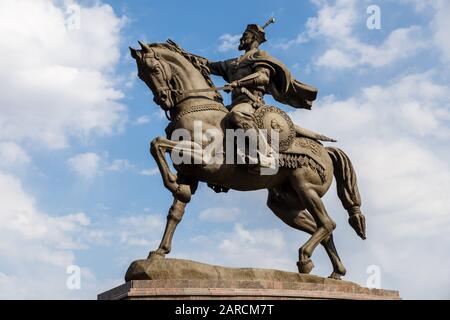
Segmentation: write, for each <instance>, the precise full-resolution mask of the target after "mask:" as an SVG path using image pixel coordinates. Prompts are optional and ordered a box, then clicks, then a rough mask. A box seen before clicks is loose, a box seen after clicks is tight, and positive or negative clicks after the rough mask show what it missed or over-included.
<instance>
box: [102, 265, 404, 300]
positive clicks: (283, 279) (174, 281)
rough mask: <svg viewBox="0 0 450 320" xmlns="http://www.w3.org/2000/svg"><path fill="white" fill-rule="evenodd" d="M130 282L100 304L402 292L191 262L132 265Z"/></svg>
mask: <svg viewBox="0 0 450 320" xmlns="http://www.w3.org/2000/svg"><path fill="white" fill-rule="evenodd" d="M125 280H126V283H125V284H123V285H121V286H118V287H116V288H114V289H112V290H109V291H106V292H104V293H101V294H99V295H98V299H99V300H140V299H183V300H193V299H240V300H243V299H251V300H259V299H299V300H301V299H352V300H353V299H357V300H368V299H382V300H397V299H400V296H399V293H398V291H391V290H379V289H368V288H363V287H361V286H359V285H358V284H356V283H353V282H348V281H340V280H333V279H328V278H322V277H318V276H313V275H303V274H299V273H294V272H286V271H280V270H269V269H254V268H225V267H221V266H213V265H208V264H204V263H198V262H194V261H189V260H180V259H164V258H152V259H150V260H138V261H135V262H133V263H132V264H131V265H130V267H129V268H128V271H127V273H126V276H125Z"/></svg>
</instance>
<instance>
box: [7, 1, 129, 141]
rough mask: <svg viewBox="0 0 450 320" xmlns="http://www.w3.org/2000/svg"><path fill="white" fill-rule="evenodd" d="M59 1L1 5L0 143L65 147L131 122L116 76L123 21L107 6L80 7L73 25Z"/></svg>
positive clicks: (16, 2)
mask: <svg viewBox="0 0 450 320" xmlns="http://www.w3.org/2000/svg"><path fill="white" fill-rule="evenodd" d="M56 3H57V2H54V1H50V0H35V1H27V0H4V1H1V2H0V38H1V39H2V46H1V47H0V56H1V57H2V59H1V61H0V69H1V70H2V72H1V74H0V86H1V87H2V94H1V95H0V127H1V128H2V130H1V133H0V140H9V141H12V142H21V141H25V140H26V141H31V142H33V143H34V144H35V145H43V146H45V147H47V148H52V149H56V148H62V147H65V146H67V145H68V143H69V142H68V141H69V138H70V137H80V138H89V137H90V136H91V135H92V134H93V133H96V134H111V133H112V132H114V131H116V130H118V129H119V128H120V126H121V124H122V123H123V121H124V119H125V114H124V112H125V106H124V105H122V104H121V103H120V102H119V100H120V99H121V97H122V93H121V92H120V91H118V90H117V89H115V88H114V86H115V84H114V81H113V79H114V78H113V73H114V70H115V67H116V65H117V63H118V61H119V32H120V30H121V27H122V25H123V19H120V18H118V17H117V16H116V15H115V14H114V12H113V10H112V8H111V7H110V6H108V5H103V4H96V5H94V6H91V7H85V6H81V7H80V8H81V17H80V18H81V20H80V21H81V24H80V28H68V26H67V19H66V18H67V14H66V7H65V6H64V5H62V4H61V5H57V4H56ZM59 3H61V2H59ZM73 4H75V5H76V3H75V2H73ZM25 93H26V94H25Z"/></svg>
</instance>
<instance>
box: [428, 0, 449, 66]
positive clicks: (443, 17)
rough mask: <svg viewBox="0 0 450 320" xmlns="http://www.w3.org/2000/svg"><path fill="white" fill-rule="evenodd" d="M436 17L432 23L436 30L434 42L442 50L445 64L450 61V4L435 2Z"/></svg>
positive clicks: (441, 1) (440, 1)
mask: <svg viewBox="0 0 450 320" xmlns="http://www.w3.org/2000/svg"><path fill="white" fill-rule="evenodd" d="M433 3H434V6H435V15H434V19H433V22H432V25H433V28H434V31H435V33H434V42H435V45H436V46H437V47H438V48H439V49H440V51H441V53H442V58H443V60H444V62H449V61H450V42H449V41H448V30H450V19H449V18H448V15H449V12H450V3H449V2H448V1H445V0H438V1H435V2H433Z"/></svg>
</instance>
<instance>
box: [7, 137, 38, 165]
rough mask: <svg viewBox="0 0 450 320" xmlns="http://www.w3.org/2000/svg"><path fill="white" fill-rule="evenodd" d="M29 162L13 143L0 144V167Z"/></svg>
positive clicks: (26, 156) (20, 148)
mask: <svg viewBox="0 0 450 320" xmlns="http://www.w3.org/2000/svg"><path fill="white" fill-rule="evenodd" d="M30 161H31V159H30V157H29V156H28V154H27V153H26V152H25V150H23V148H22V147H21V146H20V145H18V144H16V143H13V142H0V165H4V166H11V165H22V164H27V163H29V162H30Z"/></svg>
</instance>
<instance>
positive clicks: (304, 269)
mask: <svg viewBox="0 0 450 320" xmlns="http://www.w3.org/2000/svg"><path fill="white" fill-rule="evenodd" d="M297 267H298V272H299V273H304V274H309V273H310V272H311V270H312V269H313V268H314V263H313V262H312V260H311V259H308V260H305V261H298V262H297Z"/></svg>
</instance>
